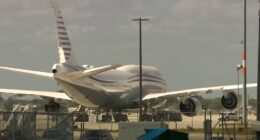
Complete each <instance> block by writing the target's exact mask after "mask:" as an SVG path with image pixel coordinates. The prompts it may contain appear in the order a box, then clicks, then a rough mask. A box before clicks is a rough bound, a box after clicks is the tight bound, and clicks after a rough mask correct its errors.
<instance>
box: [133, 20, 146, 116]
mask: <svg viewBox="0 0 260 140" xmlns="http://www.w3.org/2000/svg"><path fill="white" fill-rule="evenodd" d="M132 21H138V22H139V89H140V97H139V121H142V114H143V112H142V107H143V103H142V98H143V84H142V75H143V72H142V70H143V67H142V65H143V64H142V21H149V19H145V18H141V17H140V18H136V19H132Z"/></svg>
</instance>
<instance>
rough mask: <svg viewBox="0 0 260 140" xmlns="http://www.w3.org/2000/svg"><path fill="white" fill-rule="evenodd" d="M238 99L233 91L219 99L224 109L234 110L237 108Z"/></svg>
mask: <svg viewBox="0 0 260 140" xmlns="http://www.w3.org/2000/svg"><path fill="white" fill-rule="evenodd" d="M237 102H238V98H237V95H236V93H235V92H234V91H227V92H225V93H224V95H223V96H222V98H221V103H222V105H223V106H224V107H225V108H226V109H234V108H236V107H237Z"/></svg>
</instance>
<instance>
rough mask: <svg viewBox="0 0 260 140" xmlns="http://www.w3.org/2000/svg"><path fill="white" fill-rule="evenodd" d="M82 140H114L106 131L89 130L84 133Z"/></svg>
mask: <svg viewBox="0 0 260 140" xmlns="http://www.w3.org/2000/svg"><path fill="white" fill-rule="evenodd" d="M81 139H82V140H113V138H112V135H111V134H110V132H109V131H108V130H106V129H88V130H86V131H85V132H84V134H83V136H82V138H81Z"/></svg>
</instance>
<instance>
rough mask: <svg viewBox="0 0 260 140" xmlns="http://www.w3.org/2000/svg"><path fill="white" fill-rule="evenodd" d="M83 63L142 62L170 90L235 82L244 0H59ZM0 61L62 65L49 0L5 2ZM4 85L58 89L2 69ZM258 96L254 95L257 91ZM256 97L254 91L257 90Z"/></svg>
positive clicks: (252, 28) (252, 15)
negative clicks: (139, 21) (156, 71)
mask: <svg viewBox="0 0 260 140" xmlns="http://www.w3.org/2000/svg"><path fill="white" fill-rule="evenodd" d="M59 4H60V8H61V10H62V13H63V17H64V19H65V24H66V26H67V27H68V30H69V36H70V40H71V42H72V46H73V49H74V53H75V55H76V59H77V61H78V62H79V63H80V64H90V65H95V66H103V65H107V64H114V63H120V64H138V63H139V58H138V47H139V46H138V45H139V44H138V24H137V23H136V22H133V21H131V19H133V18H137V17H145V18H150V19H151V21H149V22H145V23H144V24H143V61H144V62H143V63H144V65H151V66H156V67H158V68H159V69H160V71H161V73H162V74H163V77H164V78H165V80H166V81H167V83H168V86H169V88H170V90H180V89H187V88H196V87H205V86H216V85H226V84H236V83H237V71H236V65H237V64H240V63H241V53H242V49H243V47H242V46H243V45H242V44H241V41H242V39H243V0H228V1H227V0H60V1H59ZM247 8H248V11H247V16H248V17H247V21H248V25H247V29H248V30H247V41H248V43H247V46H248V48H247V50H248V61H247V65H248V82H256V76H257V74H256V72H257V36H258V33H257V30H258V27H257V24H258V17H257V9H258V6H257V0H251V1H248V5H247ZM0 30H1V32H0V42H1V47H0V49H1V50H0V65H3V66H11V67H17V68H25V69H33V70H40V71H51V68H52V65H53V64H54V63H56V62H58V55H57V42H56V34H55V31H54V22H53V14H52V9H51V6H50V1H48V0H8V1H7V0H0ZM0 79H1V80H0V88H22V89H36V90H37V89H38V90H49V91H53V90H54V91H55V90H57V89H59V88H58V86H57V85H56V83H55V81H51V80H46V79H42V78H38V77H34V76H28V75H26V76H25V75H23V74H13V73H10V72H4V71H0ZM252 94H253V93H252ZM254 94H255V93H254Z"/></svg>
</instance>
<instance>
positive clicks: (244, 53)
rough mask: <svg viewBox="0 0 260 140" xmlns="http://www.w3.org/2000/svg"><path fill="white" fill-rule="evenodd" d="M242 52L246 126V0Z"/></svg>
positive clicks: (244, 121) (244, 119)
mask: <svg viewBox="0 0 260 140" xmlns="http://www.w3.org/2000/svg"><path fill="white" fill-rule="evenodd" d="M243 42H244V44H243V48H244V49H243V54H242V59H243V60H242V65H243V77H244V80H243V81H244V82H243V90H244V94H243V125H244V128H247V88H246V84H247V78H246V77H247V74H246V73H247V71H246V0H244V39H243Z"/></svg>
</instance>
